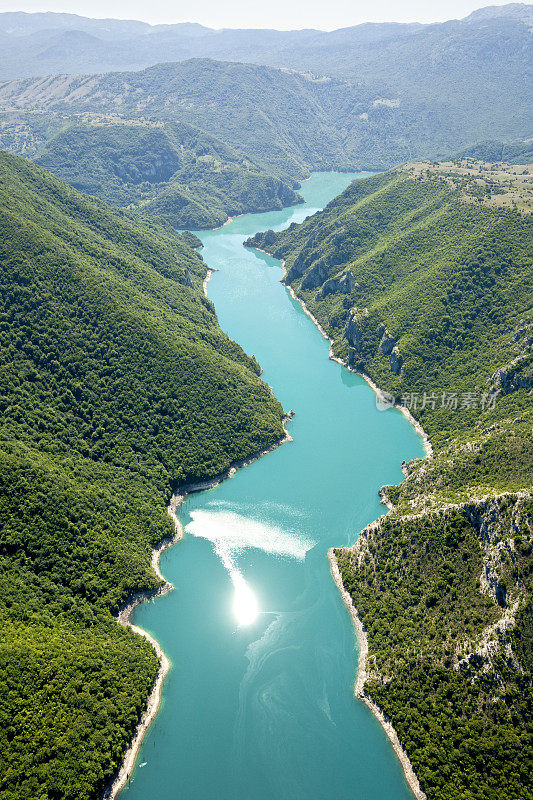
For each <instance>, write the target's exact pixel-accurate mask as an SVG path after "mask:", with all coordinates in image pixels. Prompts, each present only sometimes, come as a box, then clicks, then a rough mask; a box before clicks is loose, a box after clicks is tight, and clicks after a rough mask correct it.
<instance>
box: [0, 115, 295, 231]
mask: <svg viewBox="0 0 533 800" xmlns="http://www.w3.org/2000/svg"><path fill="white" fill-rule="evenodd" d="M1 138H4V137H1ZM35 161H36V162H37V163H38V164H39V165H41V166H43V167H45V168H46V169H49V170H50V171H51V172H54V173H55V174H56V175H58V176H59V177H60V178H61V179H62V180H64V181H66V182H67V183H69V184H70V185H71V186H74V187H75V188H76V189H79V190H80V191H84V192H88V193H89V194H93V195H96V196H97V197H100V198H102V199H104V200H107V201H108V202H111V203H116V204H117V205H120V206H132V207H137V208H139V209H140V210H142V213H143V214H150V215H156V216H158V217H160V218H161V219H164V220H165V221H166V222H168V223H170V224H171V225H172V226H174V227H176V228H184V227H191V228H206V227H216V226H217V225H222V224H223V223H224V222H226V220H227V219H228V217H229V216H234V215H236V214H242V213H244V212H250V211H252V212H253V211H255V212H260V211H272V210H274V209H276V208H282V207H283V206H286V205H292V204H295V203H298V202H300V198H299V196H298V195H297V194H296V193H295V191H294V190H293V189H292V188H291V187H290V186H289V185H288V184H287V183H284V182H282V181H280V180H279V179H278V178H274V177H272V176H271V175H268V174H267V173H265V172H264V171H263V170H261V168H259V167H257V166H256V165H255V164H253V163H252V162H251V161H250V160H249V159H247V158H246V157H244V156H242V155H240V154H239V153H237V152H236V151H235V150H234V149H233V148H231V147H229V146H228V145H226V144H224V143H223V142H221V141H219V140H218V139H215V138H214V137H213V136H209V135H208V134H206V133H204V132H203V131H200V130H199V129H197V128H194V127H192V126H190V125H186V124H183V123H176V124H170V125H165V126H163V125H158V124H150V123H149V122H147V121H144V120H143V121H139V123H135V122H133V123H130V124H124V123H122V124H117V119H116V117H113V118H112V119H111V120H106V119H105V118H104V119H99V120H98V121H93V122H92V123H91V124H89V125H87V124H85V125H84V124H81V125H77V124H75V123H74V124H73V125H71V126H69V127H67V128H66V130H65V129H64V130H62V131H61V132H60V133H58V134H57V135H56V136H54V137H53V138H52V139H51V140H50V141H48V142H47V143H46V145H45V146H44V148H41V149H40V150H39V151H38V154H37V156H36V158H35Z"/></svg>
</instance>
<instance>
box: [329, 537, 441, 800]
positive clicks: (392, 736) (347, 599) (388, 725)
mask: <svg viewBox="0 0 533 800" xmlns="http://www.w3.org/2000/svg"><path fill="white" fill-rule="evenodd" d="M328 558H329V563H330V566H331V574H332V576H333V580H334V581H335V583H336V584H337V588H338V590H339V592H340V593H341V597H342V599H343V601H344V604H345V605H346V607H347V609H348V611H349V612H350V616H351V618H352V621H353V625H354V628H355V633H356V635H357V641H358V644H359V658H358V662H357V676H356V679H355V683H354V687H353V691H354V695H355V697H356V698H357V699H358V700H362V702H363V703H364V704H365V705H366V706H368V708H369V709H370V711H371V712H372V714H373V715H374V716H375V718H376V719H377V721H378V722H379V724H380V725H381V727H382V728H383V730H384V731H385V733H386V735H387V738H388V740H389V741H390V743H391V744H392V748H393V750H394V752H395V754H396V757H397V758H398V761H399V762H400V764H401V766H402V769H403V774H404V776H405V780H406V781H407V785H408V786H409V788H410V790H411V791H412V793H413V795H414V797H415V798H416V800H427V797H426V795H425V794H424V792H423V791H422V789H421V788H420V783H419V781H418V778H417V777H416V773H415V771H414V769H413V765H412V764H411V761H410V759H409V756H408V755H407V752H406V751H405V750H404V748H403V747H402V744H401V742H400V740H399V738H398V734H397V733H396V731H395V729H394V726H393V724H392V722H391V720H390V719H389V718H388V717H387V716H386V715H385V714H384V713H383V711H382V710H381V708H380V707H379V706H378V704H377V703H376V702H375V701H374V700H373V699H372V698H371V697H370V695H369V694H368V693H367V692H365V689H364V686H365V682H366V679H367V677H368V675H367V672H366V660H367V657H368V638H367V635H366V632H365V628H364V625H363V622H362V620H361V617H360V616H359V614H358V612H357V609H356V607H355V606H354V604H353V600H352V598H351V596H350V595H349V593H348V592H347V591H346V589H345V588H344V584H343V582H342V577H341V574H340V570H339V565H338V564H337V559H336V558H335V553H334V552H333V548H331V549H330V550H328Z"/></svg>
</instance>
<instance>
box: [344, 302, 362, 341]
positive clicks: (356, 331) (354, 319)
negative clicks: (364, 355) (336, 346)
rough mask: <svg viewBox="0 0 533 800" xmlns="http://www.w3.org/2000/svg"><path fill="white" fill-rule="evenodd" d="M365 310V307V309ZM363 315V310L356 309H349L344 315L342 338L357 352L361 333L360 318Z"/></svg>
mask: <svg viewBox="0 0 533 800" xmlns="http://www.w3.org/2000/svg"><path fill="white" fill-rule="evenodd" d="M365 310H366V309H365ZM364 316H365V314H364V311H357V309H353V308H352V309H351V310H350V311H348V314H347V316H346V323H345V325H344V331H343V333H342V338H343V339H346V341H347V342H348V344H349V345H350V347H353V349H354V350H356V351H357V352H361V345H362V337H363V333H362V330H361V319H362V318H363V317H364Z"/></svg>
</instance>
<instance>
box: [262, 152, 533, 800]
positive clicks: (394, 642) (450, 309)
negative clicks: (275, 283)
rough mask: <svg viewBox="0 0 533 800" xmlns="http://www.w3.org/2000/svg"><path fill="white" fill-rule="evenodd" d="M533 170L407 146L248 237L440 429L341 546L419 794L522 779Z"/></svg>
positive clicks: (489, 788)
mask: <svg viewBox="0 0 533 800" xmlns="http://www.w3.org/2000/svg"><path fill="white" fill-rule="evenodd" d="M517 173H518V174H517ZM523 173H526V174H525V175H524V174H523ZM532 175H533V170H531V168H526V167H520V168H515V167H505V166H504V165H490V164H479V163H475V162H472V160H466V161H464V162H457V163H448V164H442V165H435V164H411V165H408V166H407V167H405V168H402V169H399V170H396V171H393V172H390V173H386V174H382V175H377V176H374V177H372V178H369V179H367V180H365V181H360V182H356V183H354V184H352V186H351V187H349V188H348V189H347V190H346V191H345V192H344V193H343V194H342V195H341V196H340V197H339V198H337V199H336V200H334V201H333V202H332V203H330V205H329V206H327V208H326V209H325V210H324V211H323V212H320V213H318V214H315V215H314V216H313V217H311V218H309V219H308V220H306V221H305V222H304V223H302V224H301V225H299V226H293V227H292V228H291V229H288V230H287V231H284V232H281V233H274V232H273V231H269V232H267V233H264V234H258V235H257V236H256V237H254V238H253V239H252V240H250V241H249V243H248V244H249V245H251V246H256V247H257V246H259V247H261V248H263V249H265V250H268V251H269V252H271V253H273V254H274V255H276V256H277V257H279V258H284V259H285V260H286V266H287V274H286V277H285V281H286V282H287V283H288V284H289V285H290V286H291V288H292V289H293V291H294V292H295V293H296V295H297V296H298V297H300V298H301V299H302V300H303V301H304V302H305V304H306V306H307V307H308V308H309V309H310V311H311V312H312V313H313V315H314V316H315V317H316V318H317V320H318V321H319V322H320V324H321V325H322V326H323V328H324V329H325V330H326V331H327V333H328V335H329V336H330V337H331V339H332V349H333V354H334V355H335V356H336V357H338V358H340V359H342V360H343V361H344V362H346V363H347V364H349V365H351V366H352V367H354V368H356V369H358V370H360V371H362V372H364V373H365V374H367V375H369V376H370V377H371V378H372V379H373V380H374V381H375V382H376V383H377V384H378V385H379V386H380V387H382V388H383V389H384V390H386V395H385V398H384V399H383V400H382V401H381V406H380V407H381V408H382V409H383V410H384V411H387V410H390V408H391V406H392V405H393V404H396V405H398V406H402V407H403V408H404V409H405V410H406V411H409V412H410V413H411V414H412V415H413V416H414V417H415V418H416V419H417V420H418V421H420V422H421V423H422V424H423V425H424V428H425V430H426V431H427V432H428V433H429V434H430V437H431V442H432V444H433V448H434V451H433V456H432V457H431V458H429V459H427V460H424V461H415V462H411V463H410V464H408V465H405V472H406V474H407V478H406V480H405V481H404V483H403V484H401V485H400V486H396V487H384V488H383V489H382V490H381V495H382V498H383V501H384V502H385V503H386V504H387V505H388V507H389V509H390V510H391V513H390V514H389V515H388V516H387V517H385V518H381V519H380V520H378V522H377V523H374V524H372V525H370V526H369V527H368V528H367V529H366V530H365V531H363V533H362V534H361V535H360V536H359V539H358V541H357V543H356V545H355V546H354V547H353V548H347V549H343V550H339V551H336V557H337V560H338V565H339V568H340V572H341V575H342V580H343V583H344V587H345V588H346V590H347V591H348V592H349V594H350V595H351V598H352V600H353V603H354V605H355V607H356V609H357V611H358V613H359V617H360V619H361V621H362V625H363V626H364V627H363V631H362V633H361V635H362V636H363V637H365V638H367V640H368V648H369V650H368V656H367V657H366V659H364V660H362V663H361V664H360V667H359V669H360V672H359V676H360V680H359V681H358V692H359V693H360V696H361V697H362V698H363V699H365V701H366V702H368V704H369V705H370V706H371V707H372V708H373V710H375V711H376V710H378V708H381V709H382V711H383V712H384V713H385V715H386V716H388V717H389V718H390V719H391V720H392V723H393V725H394V727H395V728H396V730H397V732H398V735H399V738H400V741H401V743H402V744H403V746H404V747H405V748H406V750H407V752H408V755H409V757H410V759H411V762H412V764H413V766H414V768H415V771H416V773H417V776H418V778H419V780H420V783H421V786H422V789H423V790H424V792H425V793H426V795H427V797H428V800H452V799H453V800H455V798H457V797H464V798H469V800H473V799H474V798H475V800H487V799H488V798H489V799H490V800H492V799H494V800H496V798H498V800H502V798H505V800H516V799H517V798H520V799H521V800H526V798H527V797H529V796H530V795H531V789H532V783H531V776H532V774H533V773H532V771H531V763H532V758H533V739H532V735H531V734H532V731H531V726H530V724H531V717H530V707H531V706H530V704H531V699H532V683H531V675H532V668H533V663H532V659H531V606H532V597H533V584H532V568H533V558H532V551H533V504H532V498H531V490H532V488H533V460H532V454H533V447H532V420H533V417H532V407H531V390H532V388H533V373H532V364H533V319H532V317H531V297H532V296H533V235H532V230H533V228H532V216H531V211H532V209H533V183H532ZM518 209H522V210H521V211H520V210H518Z"/></svg>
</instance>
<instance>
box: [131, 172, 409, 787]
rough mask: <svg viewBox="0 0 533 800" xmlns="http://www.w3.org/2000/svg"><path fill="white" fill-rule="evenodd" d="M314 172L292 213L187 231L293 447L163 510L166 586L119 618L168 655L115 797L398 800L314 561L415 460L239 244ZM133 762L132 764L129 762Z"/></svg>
mask: <svg viewBox="0 0 533 800" xmlns="http://www.w3.org/2000/svg"><path fill="white" fill-rule="evenodd" d="M360 177H363V175H360V174H357V175H348V174H335V173H316V174H314V175H313V176H312V178H311V179H310V180H309V181H307V182H305V183H304V185H303V190H302V193H303V195H304V197H305V200H306V203H305V205H303V206H298V207H295V208H291V209H284V210H281V211H275V212H272V213H268V214H248V215H246V216H243V217H240V218H237V219H235V220H234V221H233V222H232V223H230V224H229V225H226V226H224V227H223V228H220V229H218V230H216V231H207V232H206V231H203V232H200V233H199V235H200V237H201V239H202V241H203V242H204V249H203V256H204V259H205V261H206V262H207V264H208V265H209V266H211V267H215V268H216V269H217V270H219V271H218V272H216V273H215V274H214V275H213V278H212V279H211V282H210V283H209V285H208V294H209V297H210V298H211V299H212V300H213V302H214V303H215V306H216V309H217V313H218V316H219V320H220V324H221V326H222V328H223V329H224V330H225V331H226V332H227V333H228V334H229V335H230V336H231V337H232V338H233V339H235V340H236V341H237V342H239V343H240V344H241V345H242V347H243V348H244V349H245V350H246V352H248V353H250V354H252V353H253V354H254V355H255V356H256V357H257V359H258V360H259V362H260V364H261V365H262V367H263V368H264V375H263V377H264V379H265V380H266V381H267V382H268V383H269V384H270V385H271V386H272V387H273V389H274V393H275V395H276V397H278V398H279V400H280V401H281V402H282V403H283V406H284V408H285V409H287V410H288V409H294V410H295V412H296V415H295V417H294V419H293V420H292V421H291V422H290V423H289V430H290V433H291V435H292V437H293V439H294V441H293V442H289V443H287V444H284V445H283V446H282V447H280V448H278V449H277V450H275V451H274V452H272V453H270V454H269V455H267V456H265V457H264V458H261V459H260V460H258V461H257V462H255V463H254V464H252V465H251V466H248V467H246V468H245V469H243V470H240V471H239V472H238V473H237V474H236V476H235V477H234V478H232V479H231V480H227V481H225V482H224V483H223V484H221V485H220V486H218V487H217V488H215V489H211V490H209V491H206V492H203V493H200V494H196V495H192V496H190V497H189V498H188V499H187V500H186V502H185V503H184V505H183V506H182V508H181V510H180V517H181V520H182V522H183V525H184V528H185V538H184V540H183V542H181V543H180V544H179V545H177V546H176V547H174V548H172V549H171V550H168V551H166V552H165V553H163V555H162V558H161V562H160V566H161V570H162V572H163V574H164V575H165V577H166V578H168V580H169V581H171V582H172V583H173V584H174V586H175V591H173V592H171V593H169V594H167V595H166V596H164V597H162V598H158V599H157V600H155V601H153V602H150V603H145V604H143V605H141V606H139V607H138V608H137V609H136V610H135V613H134V622H135V624H137V625H140V626H141V627H143V628H145V629H146V630H148V631H149V632H150V633H151V634H152V635H153V636H155V637H156V639H158V640H159V642H160V643H161V645H162V647H163V648H164V650H165V652H166V653H167V655H168V656H169V658H170V660H171V662H172V669H171V671H170V673H169V675H168V677H167V679H166V681H165V684H164V687H163V702H162V706H161V709H160V712H159V714H158V716H157V717H156V719H155V721H154V723H153V724H152V726H151V728H150V730H149V731H148V734H147V736H146V738H145V739H144V742H143V744H142V747H141V752H140V754H139V757H138V759H137V765H138V766H137V767H136V769H135V771H134V773H133V775H132V778H131V781H130V784H129V786H128V787H127V788H126V789H125V790H124V791H123V794H122V797H123V798H124V800H171V799H172V800H173V799H174V798H175V799H176V800H177V799H178V798H180V799H181V800H211V798H212V799H213V800H215V799H216V800H408V799H409V798H411V794H410V791H409V789H408V787H407V785H406V783H405V780H404V777H403V773H402V769H401V767H400V764H399V763H398V761H397V759H396V757H395V755H394V752H393V750H392V747H391V745H390V744H389V742H388V740H387V738H386V736H385V734H384V732H383V731H382V729H381V728H380V726H379V724H378V723H377V721H376V720H375V719H374V717H373V716H372V714H371V713H370V711H369V710H368V709H367V708H366V706H365V705H363V703H361V702H359V701H357V700H355V699H354V697H353V693H352V686H353V681H354V676H355V669H356V662H357V652H356V651H357V643H356V640H355V637H354V632H353V629H352V624H351V620H350V616H349V614H348V612H347V610H346V608H345V607H344V606H343V603H342V600H341V598H340V595H339V593H338V591H337V588H336V586H335V584H334V583H333V580H332V579H331V576H330V572H329V563H328V560H327V557H326V552H327V550H328V548H329V547H331V546H334V545H335V546H342V545H346V544H350V543H352V542H353V541H354V540H355V537H356V535H357V532H358V531H359V530H360V529H361V528H362V527H364V526H365V525H366V524H367V523H368V522H370V521H371V520H373V519H375V518H376V517H377V516H379V515H380V514H381V513H383V506H381V505H380V503H379V498H378V495H377V490H378V488H379V487H380V486H381V485H383V484H385V483H393V482H398V481H400V480H401V479H402V472H401V469H400V464H401V461H402V460H403V459H410V458H414V457H417V456H422V455H423V454H424V451H423V447H422V442H421V439H420V438H419V436H418V435H417V434H416V433H415V431H414V430H413V428H412V427H411V426H410V425H409V423H408V422H407V420H406V419H405V418H404V417H403V416H402V415H401V414H400V413H399V412H398V411H396V410H393V409H391V410H388V411H385V412H381V411H378V410H377V409H376V403H375V396H374V393H373V392H372V390H371V389H370V388H369V387H368V386H367V384H366V383H365V382H364V381H363V380H362V379H361V378H360V377H358V376H357V375H354V374H352V373H350V372H348V371H347V370H346V369H344V368H342V367H341V366H340V365H339V364H337V363H335V362H332V361H330V360H328V343H327V342H326V341H325V340H324V339H323V338H322V336H321V335H320V333H319V332H318V330H317V329H316V327H315V326H314V325H313V323H312V321H311V320H310V319H309V318H308V317H307V316H306V315H305V314H304V312H303V311H302V309H301V307H300V305H299V304H298V303H297V302H295V301H294V300H292V299H291V297H290V296H289V294H288V292H287V290H286V289H285V288H284V286H282V284H281V283H280V278H281V277H282V269H281V266H280V264H279V262H278V261H276V260H275V259H273V258H271V257H269V256H267V255H264V254H262V253H258V252H255V251H252V250H248V249H246V248H244V247H243V246H242V242H243V241H244V239H246V238H247V237H248V236H250V235H252V234H254V233H255V232H256V231H259V230H265V229H268V228H274V229H276V228H277V229H281V228H283V227H286V226H288V225H289V224H290V223H291V222H300V221H302V220H303V219H304V218H305V217H306V216H307V215H308V214H310V213H314V212H315V211H316V210H318V209H321V208H323V207H324V206H325V205H326V204H327V203H328V202H329V200H331V199H332V198H333V197H335V196H336V195H337V194H339V193H340V192H341V191H342V190H343V189H344V188H345V187H346V186H347V185H348V183H349V182H350V180H351V179H353V178H360ZM141 765H143V766H141Z"/></svg>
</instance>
